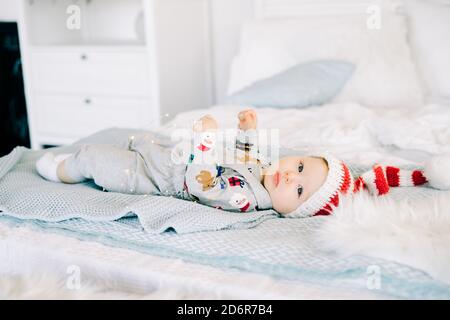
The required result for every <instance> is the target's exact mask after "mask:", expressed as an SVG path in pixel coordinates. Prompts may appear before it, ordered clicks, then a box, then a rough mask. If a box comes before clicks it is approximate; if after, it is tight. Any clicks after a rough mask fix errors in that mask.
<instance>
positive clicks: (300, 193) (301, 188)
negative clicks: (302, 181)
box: [297, 186, 303, 197]
mask: <svg viewBox="0 0 450 320" xmlns="http://www.w3.org/2000/svg"><path fill="white" fill-rule="evenodd" d="M302 193H303V187H301V186H300V187H298V188H297V194H298V196H299V197H300V196H301V195H302Z"/></svg>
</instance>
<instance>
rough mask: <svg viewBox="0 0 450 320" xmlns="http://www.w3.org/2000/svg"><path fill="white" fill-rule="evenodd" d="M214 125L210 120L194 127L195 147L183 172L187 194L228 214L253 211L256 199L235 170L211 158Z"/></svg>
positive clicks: (205, 120)
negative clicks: (184, 172)
mask: <svg viewBox="0 0 450 320" xmlns="http://www.w3.org/2000/svg"><path fill="white" fill-rule="evenodd" d="M216 129H217V122H216V121H215V120H214V118H212V117H211V116H205V117H202V118H201V119H199V120H198V121H197V122H196V123H195V125H194V145H193V148H194V149H193V153H192V155H191V162H190V163H189V164H188V166H187V170H186V186H187V188H188V192H189V194H190V195H191V196H193V197H194V198H197V199H198V201H199V202H200V203H202V204H204V205H208V206H211V207H216V208H220V209H223V210H227V211H236V212H246V211H252V210H255V207H256V199H255V198H254V195H253V193H252V192H251V190H250V189H249V187H248V186H247V183H246V182H245V181H244V178H243V177H242V176H240V175H239V174H237V173H236V172H235V171H234V170H231V169H226V168H225V167H223V166H221V165H219V163H218V161H217V160H216V158H215V156H214V152H215V145H214V142H215V137H214V134H215V131H216Z"/></svg>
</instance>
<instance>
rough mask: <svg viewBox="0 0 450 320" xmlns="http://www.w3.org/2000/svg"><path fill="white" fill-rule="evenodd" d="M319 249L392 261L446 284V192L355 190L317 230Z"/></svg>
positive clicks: (449, 215) (449, 218) (449, 266)
mask: <svg viewBox="0 0 450 320" xmlns="http://www.w3.org/2000/svg"><path fill="white" fill-rule="evenodd" d="M318 237H319V241H320V243H321V244H322V246H323V248H325V249H327V250H332V251H336V252H337V253H338V254H340V255H342V256H346V255H352V254H362V255H367V256H372V257H378V258H382V259H388V260H394V261H396V262H399V263H403V264H406V265H409V266H412V267H415V268H418V269H421V270H424V271H425V272H427V273H428V274H430V275H431V276H432V277H433V278H435V279H436V280H440V281H443V282H445V283H447V284H450V193H448V192H440V193H439V194H438V195H437V196H434V197H433V198H429V197H410V198H409V199H407V200H403V201H398V200H396V199H395V198H392V197H376V198H374V197H371V196H369V195H367V194H364V193H362V194H359V195H356V196H354V197H353V198H346V199H343V201H342V203H341V204H340V205H339V208H337V209H336V210H335V212H334V215H332V216H330V217H329V219H328V220H327V221H326V222H325V223H324V225H323V226H322V228H321V229H320V231H319V234H318Z"/></svg>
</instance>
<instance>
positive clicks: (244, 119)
mask: <svg viewBox="0 0 450 320" xmlns="http://www.w3.org/2000/svg"><path fill="white" fill-rule="evenodd" d="M238 119H239V129H241V130H244V131H246V130H256V126H257V122H258V121H257V117H256V111H255V110H253V109H248V110H244V111H241V112H239V113H238Z"/></svg>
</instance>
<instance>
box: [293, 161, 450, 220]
mask: <svg viewBox="0 0 450 320" xmlns="http://www.w3.org/2000/svg"><path fill="white" fill-rule="evenodd" d="M319 157H321V158H323V159H325V160H326V162H327V164H328V175H327V178H326V180H325V182H324V184H323V185H322V186H321V187H320V188H319V190H317V191H316V193H314V194H313V195H312V196H311V197H309V199H308V200H306V201H305V202H304V203H303V204H301V205H300V206H299V207H298V208H297V209H296V210H295V211H293V212H291V213H289V214H287V215H285V217H286V218H304V217H311V216H318V215H330V214H332V212H333V208H334V207H337V206H339V196H340V195H345V194H351V193H356V192H359V191H361V190H364V189H365V190H367V191H369V192H370V193H371V194H374V195H380V196H381V195H385V194H387V193H389V190H390V188H391V187H413V186H420V185H424V184H427V186H429V187H431V188H435V189H440V190H449V189H450V155H448V156H439V157H434V158H431V159H430V160H429V161H428V162H427V163H426V164H425V167H424V169H423V170H404V169H400V168H398V167H393V166H381V165H375V166H374V167H373V168H372V169H371V170H369V171H367V172H365V173H364V174H363V175H361V176H360V177H358V178H356V179H354V178H353V177H352V175H351V172H350V170H349V168H348V166H347V165H346V164H345V163H344V162H343V161H341V160H339V159H337V158H335V157H333V156H332V155H329V154H324V155H320V156H319Z"/></svg>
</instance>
